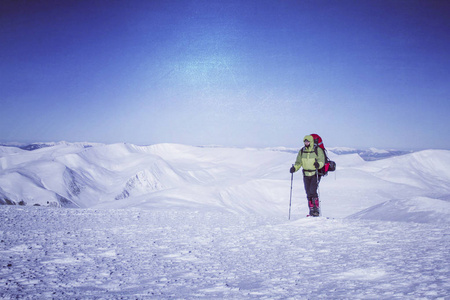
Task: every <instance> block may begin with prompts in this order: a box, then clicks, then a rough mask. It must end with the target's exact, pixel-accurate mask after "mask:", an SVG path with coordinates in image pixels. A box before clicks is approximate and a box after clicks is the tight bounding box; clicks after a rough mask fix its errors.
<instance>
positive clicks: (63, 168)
mask: <svg viewBox="0 0 450 300" xmlns="http://www.w3.org/2000/svg"><path fill="white" fill-rule="evenodd" d="M329 154H330V157H331V159H333V160H334V161H336V163H337V167H338V169H337V171H336V172H335V173H330V175H329V176H327V177H324V178H323V179H322V182H321V185H320V198H321V205H322V210H323V215H324V217H320V218H307V217H306V216H305V215H306V212H307V203H306V200H305V196H304V191H303V183H302V177H301V173H300V172H299V173H296V174H294V181H293V198H292V215H291V220H288V218H287V217H288V209H289V195H290V193H289V192H290V183H291V181H290V179H291V176H290V174H289V168H290V166H291V164H292V163H293V162H294V160H295V156H296V155H295V153H292V152H289V151H284V150H280V149H236V148H223V147H192V146H185V145H173V144H160V145H153V146H148V147H139V146H135V145H129V144H116V145H100V144H94V145H86V144H69V143H56V144H54V145H51V146H48V147H41V148H37V149H35V150H33V151H27V150H23V149H19V148H12V147H0V166H1V169H0V201H2V203H3V204H22V205H2V206H0V215H1V216H0V220H2V222H1V223H0V272H1V276H0V298H2V299H16V298H22V299H42V298H53V299H66V298H69V299H146V298H154V299H174V298H176V299H349V298H353V299H417V298H423V299H446V298H447V297H448V295H449V294H450V279H449V278H450V276H449V275H450V263H449V261H450V255H449V253H450V252H449V245H450V240H449V239H450V237H449V234H448V232H449V225H450V218H449V215H450V203H449V201H450V171H449V170H450V151H444V150H427V151H421V152H416V153H410V154H406V155H402V156H398V157H390V158H387V159H383V160H377V161H364V160H363V159H361V157H360V156H359V155H358V154H354V153H353V154H345V155H336V154H334V153H331V152H330V153H329ZM36 204H39V205H40V206H33V205H36Z"/></svg>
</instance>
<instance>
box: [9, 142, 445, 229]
mask: <svg viewBox="0 0 450 300" xmlns="http://www.w3.org/2000/svg"><path fill="white" fill-rule="evenodd" d="M0 155H1V156H0V165H1V170H0V202H4V203H5V202H6V200H8V201H9V202H14V203H20V202H22V203H26V204H27V205H34V204H39V205H54V206H65V207H84V208H87V207H99V208H100V207H101V208H126V207H146V208H155V207H160V208H164V207H167V206H170V207H172V206H178V207H187V208H194V209H195V208H197V207H209V208H210V209H223V210H227V211H233V212H238V213H260V214H276V215H280V214H285V213H286V207H287V205H288V202H289V192H290V174H289V172H288V171H287V170H289V167H290V165H291V164H292V163H293V162H294V160H295V157H296V154H295V153H290V152H285V151H280V150H279V149H238V148H224V147H193V146H187V145H176V144H158V145H152V146H146V147H141V146H136V145H131V144H113V145H100V144H99V145H95V144H92V145H90V146H89V147H87V148H86V146H85V145H84V144H83V143H79V144H67V143H63V144H55V145H54V146H51V147H45V148H41V149H38V150H34V151H24V150H20V149H17V148H11V147H0ZM330 157H331V158H332V159H333V160H335V161H336V162H337V166H338V169H337V171H336V172H335V173H330V175H329V176H328V177H325V178H324V179H323V181H322V183H321V186H320V196H321V200H322V206H323V212H324V215H326V216H329V217H338V218H342V217H346V216H349V215H353V214H356V213H359V212H362V211H364V213H361V214H358V215H357V217H358V218H364V217H365V216H366V215H367V217H369V215H372V213H369V211H370V208H371V207H375V208H376V210H377V211H378V210H380V209H381V210H383V209H384V208H385V206H379V204H381V203H385V202H387V201H394V202H396V203H398V205H406V206H405V209H406V208H408V207H410V206H411V205H414V204H413V203H412V202H408V201H409V200H411V201H413V202H414V201H417V199H423V200H424V201H425V203H429V204H430V205H426V204H425V205H424V206H425V207H423V206H420V207H419V206H417V205H414V207H415V209H416V210H417V209H419V210H421V211H423V210H425V209H427V210H428V211H434V212H439V213H441V214H442V212H441V209H440V208H438V207H440V206H439V205H437V206H436V205H434V204H433V205H432V203H434V202H436V201H438V200H440V201H443V203H444V204H443V205H444V206H445V205H446V204H447V203H448V200H449V197H450V196H449V195H450V174H449V173H450V172H449V170H450V151H444V150H427V151H421V152H416V153H411V154H407V155H403V156H397V157H391V158H388V159H384V160H378V161H370V162H368V161H364V160H363V159H361V157H360V156H359V155H358V154H347V155H336V154H333V153H330ZM418 197H419V198H418ZM427 199H430V200H427ZM408 203H409V204H408ZM292 204H293V208H294V210H293V213H294V214H300V215H303V214H304V213H305V212H306V201H305V199H304V191H303V182H302V175H301V173H300V172H298V173H296V174H295V175H294V182H293V202H292ZM387 208H389V206H387ZM444 211H445V210H444ZM380 213H381V214H382V213H383V212H380ZM405 219H408V218H407V216H405ZM441 219H444V220H445V219H446V218H441ZM430 221H432V220H430Z"/></svg>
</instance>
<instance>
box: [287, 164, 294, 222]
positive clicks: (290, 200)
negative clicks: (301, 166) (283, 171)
mask: <svg viewBox="0 0 450 300" xmlns="http://www.w3.org/2000/svg"><path fill="white" fill-rule="evenodd" d="M292 166H294V165H292ZM293 181H294V173H291V196H290V197H289V219H288V220H290V219H291V203H292V182H293Z"/></svg>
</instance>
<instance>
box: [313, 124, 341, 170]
mask: <svg viewBox="0 0 450 300" xmlns="http://www.w3.org/2000/svg"><path fill="white" fill-rule="evenodd" d="M311 136H312V137H313V139H314V152H315V153H316V155H317V147H320V148H322V150H323V154H324V155H325V165H324V166H323V167H322V168H320V169H319V170H318V173H319V176H326V175H327V174H328V172H333V171H335V170H336V163H335V162H334V161H331V160H330V159H329V158H328V155H327V150H326V149H325V146H324V145H323V142H322V138H321V137H320V136H319V135H318V134H315V133H312V134H311Z"/></svg>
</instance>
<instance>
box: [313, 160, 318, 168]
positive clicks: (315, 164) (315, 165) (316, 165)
mask: <svg viewBox="0 0 450 300" xmlns="http://www.w3.org/2000/svg"><path fill="white" fill-rule="evenodd" d="M314 167H316V169H318V168H319V163H318V162H317V161H316V162H315V163H314Z"/></svg>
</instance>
